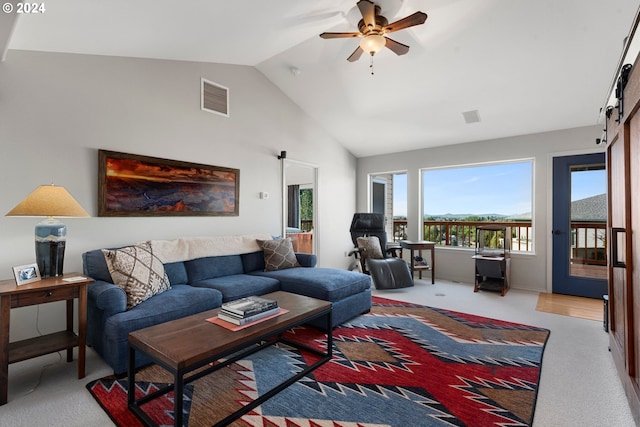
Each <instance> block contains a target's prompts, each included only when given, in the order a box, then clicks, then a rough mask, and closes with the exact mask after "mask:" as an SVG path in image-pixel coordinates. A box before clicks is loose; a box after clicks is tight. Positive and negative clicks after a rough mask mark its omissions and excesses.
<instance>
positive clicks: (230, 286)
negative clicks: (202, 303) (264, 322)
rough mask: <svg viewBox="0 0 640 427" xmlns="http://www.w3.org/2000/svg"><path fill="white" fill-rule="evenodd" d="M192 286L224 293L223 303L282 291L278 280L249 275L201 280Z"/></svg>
mask: <svg viewBox="0 0 640 427" xmlns="http://www.w3.org/2000/svg"><path fill="white" fill-rule="evenodd" d="M191 286H197V287H204V288H212V289H217V290H218V291H220V292H221V293H222V302H227V301H233V300H236V299H239V298H244V297H248V296H251V295H264V294H267V293H269V292H275V291H279V290H280V282H279V281H278V280H277V279H274V278H273V277H262V276H254V275H249V274H236V275H233V276H224V277H216V278H213V279H206V280H201V281H199V282H194V283H191Z"/></svg>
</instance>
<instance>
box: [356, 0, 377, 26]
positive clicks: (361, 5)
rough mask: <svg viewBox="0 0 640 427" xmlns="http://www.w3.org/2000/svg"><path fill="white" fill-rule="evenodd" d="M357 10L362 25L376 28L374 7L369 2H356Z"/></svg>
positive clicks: (362, 0)
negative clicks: (362, 22) (362, 21)
mask: <svg viewBox="0 0 640 427" xmlns="http://www.w3.org/2000/svg"><path fill="white" fill-rule="evenodd" d="M358 9H360V13H361V14H362V19H363V20H364V25H366V26H367V27H371V28H374V27H375V26H376V5H375V4H374V3H373V2H372V1H369V0H360V1H359V2H358Z"/></svg>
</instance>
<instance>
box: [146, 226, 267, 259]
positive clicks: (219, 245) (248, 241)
mask: <svg viewBox="0 0 640 427" xmlns="http://www.w3.org/2000/svg"><path fill="white" fill-rule="evenodd" d="M272 239H273V237H272V236H271V235H270V234H265V233H262V234H247V235H243V236H202V237H181V238H178V239H175V240H152V241H151V248H152V249H153V254H154V255H155V256H157V257H158V258H160V260H161V261H162V262H163V263H165V264H166V263H170V262H180V261H189V260H192V259H196V258H204V257H210V256H222V255H239V254H247V253H251V252H256V251H260V250H262V248H260V246H258V242H257V240H272Z"/></svg>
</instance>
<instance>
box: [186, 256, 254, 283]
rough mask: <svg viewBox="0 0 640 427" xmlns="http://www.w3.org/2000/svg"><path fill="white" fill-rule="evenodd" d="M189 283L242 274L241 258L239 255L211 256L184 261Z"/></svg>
mask: <svg viewBox="0 0 640 427" xmlns="http://www.w3.org/2000/svg"><path fill="white" fill-rule="evenodd" d="M184 266H185V268H186V269H187V276H188V277H189V283H194V282H199V281H201V280H205V279H212V278H214V277H222V276H231V275H234V274H242V273H243V272H244V271H243V269H242V258H240V255H224V256H212V257H204V258H196V259H192V260H190V261H185V263H184Z"/></svg>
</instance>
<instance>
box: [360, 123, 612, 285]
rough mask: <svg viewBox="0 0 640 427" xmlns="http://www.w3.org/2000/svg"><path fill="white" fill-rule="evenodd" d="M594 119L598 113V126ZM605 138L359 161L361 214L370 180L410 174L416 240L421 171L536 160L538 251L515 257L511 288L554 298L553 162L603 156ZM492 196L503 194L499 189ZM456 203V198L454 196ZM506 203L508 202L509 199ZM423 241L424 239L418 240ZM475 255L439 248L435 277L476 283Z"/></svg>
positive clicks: (540, 140) (596, 131)
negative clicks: (400, 172) (403, 172)
mask: <svg viewBox="0 0 640 427" xmlns="http://www.w3.org/2000/svg"><path fill="white" fill-rule="evenodd" d="M595 118H596V114H595V113H594V120H595ZM601 133H602V128H601V127H600V126H589V127H582V128H575V129H567V130H560V131H554V132H546V133H540V134H533V135H524V136H517V137H511V138H502V139H496V140H489V141H478V142H472V143H468V144H459V145H453V146H447V147H436V148H430V149H424V150H416V151H410V152H405V153H397V154H393V155H386V156H373V157H366V158H361V159H359V160H358V179H357V208H358V211H362V212H366V211H367V210H368V206H369V202H368V197H369V184H368V182H369V175H370V174H377V173H383V172H387V171H397V170H407V173H408V177H407V186H408V196H407V199H408V212H407V219H408V227H409V239H417V238H418V237H419V229H420V224H421V221H420V202H421V196H420V193H421V190H420V185H421V184H420V172H419V171H420V169H421V168H429V167H441V166H452V165H465V164H476V163H486V162H495V161H501V160H514V159H534V181H533V187H534V188H533V195H534V201H533V204H534V211H533V227H534V245H535V252H534V253H533V254H522V253H516V254H512V261H511V286H512V287H514V288H520V289H529V290H534V291H541V292H551V283H550V268H551V262H552V260H551V250H550V247H548V243H549V242H550V241H549V239H548V236H550V233H551V186H552V175H551V159H552V158H553V157H555V156H564V155H573V154H580V153H588V152H595V151H603V150H604V147H598V146H596V145H595V139H596V138H597V137H599V136H600V135H601ZM493 190H494V191H500V186H499V183H496V186H495V188H494V189H493ZM452 197H455V195H452ZM505 197H509V195H508V194H505ZM420 237H421V236H420ZM472 254H473V250H464V249H451V248H437V249H436V277H439V278H443V279H448V280H453V281H458V282H463V283H473V280H474V263H473V261H472V260H471V255H472Z"/></svg>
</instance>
